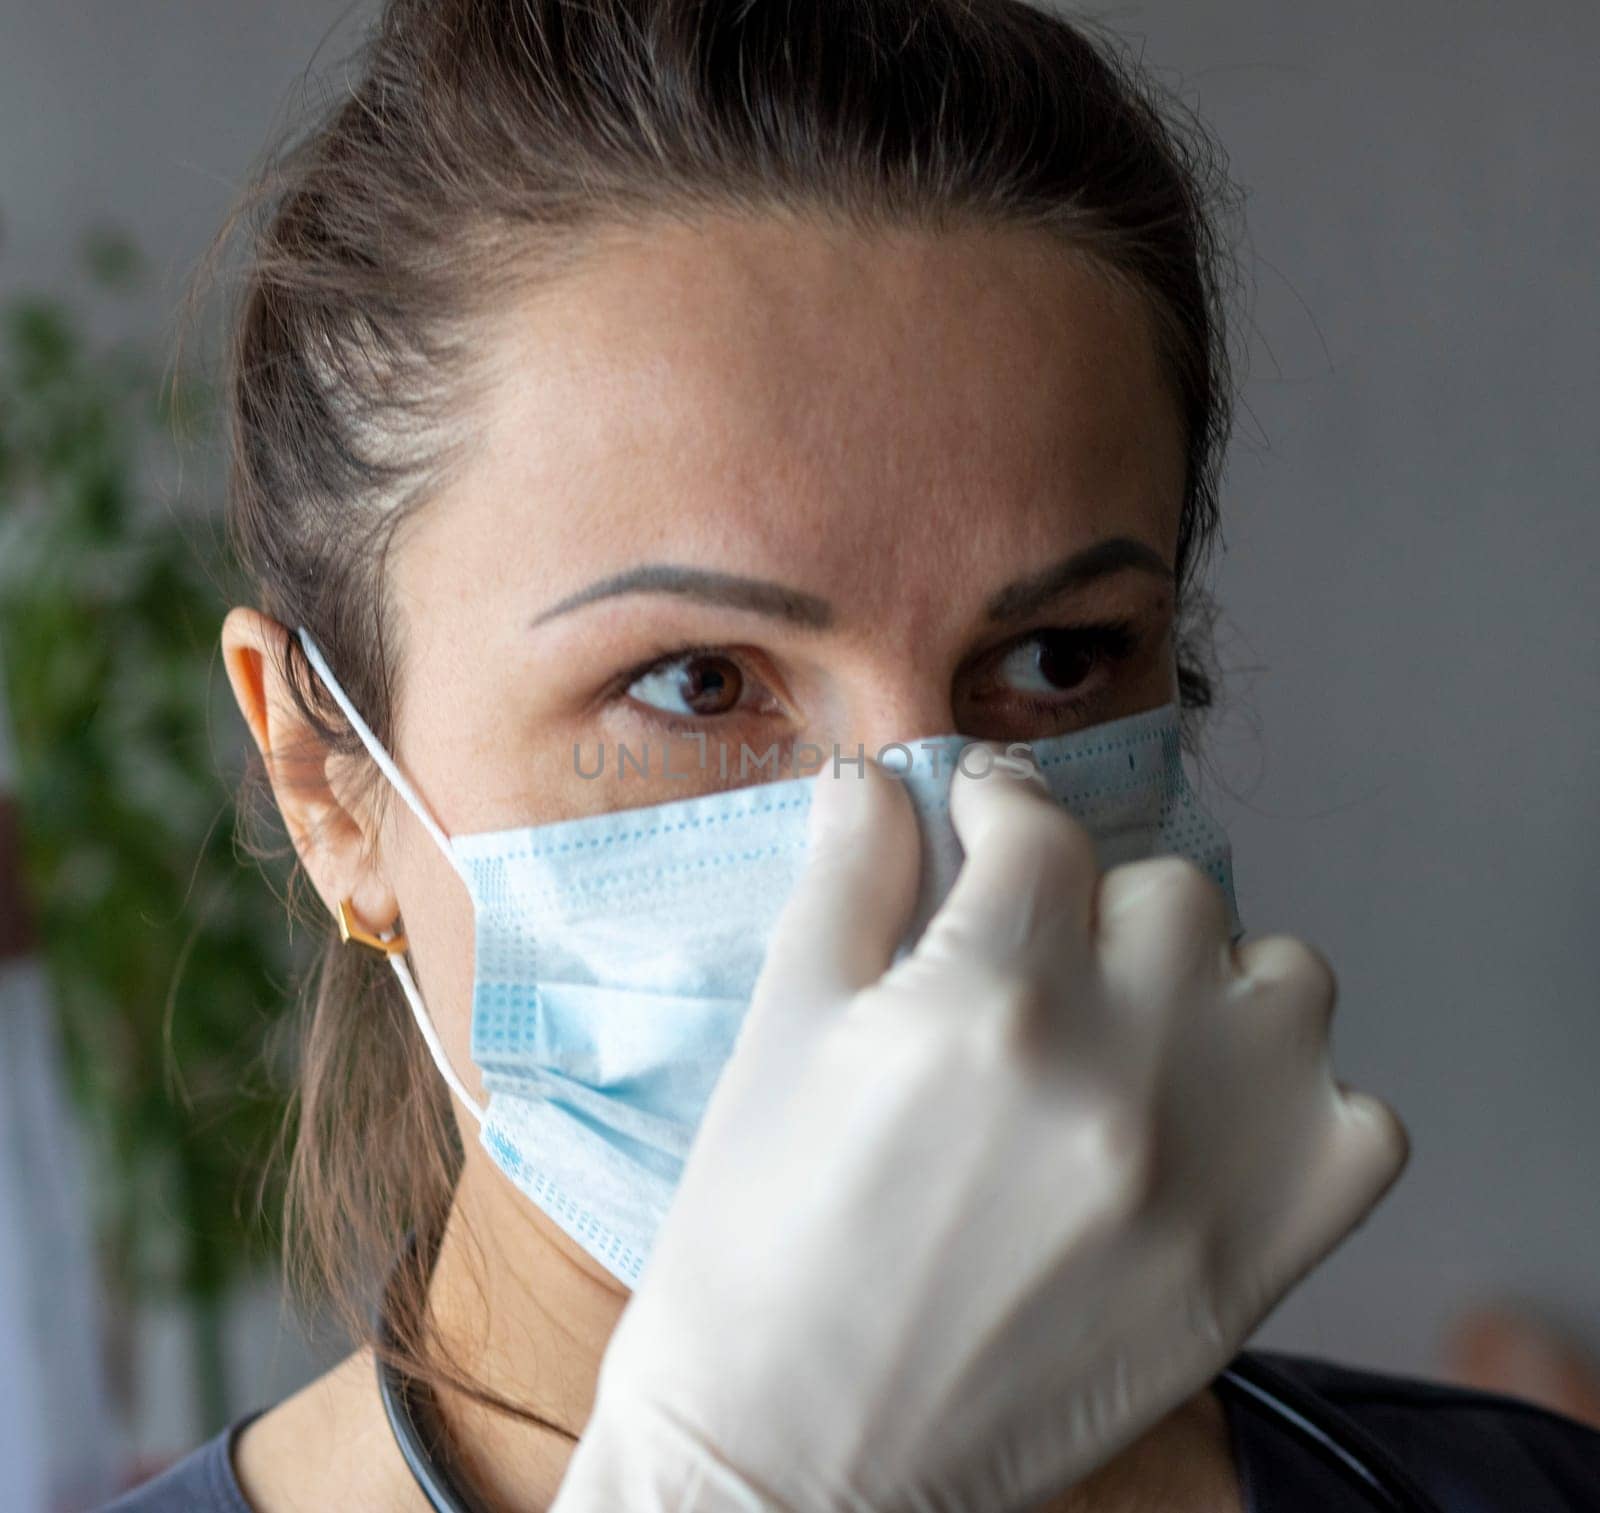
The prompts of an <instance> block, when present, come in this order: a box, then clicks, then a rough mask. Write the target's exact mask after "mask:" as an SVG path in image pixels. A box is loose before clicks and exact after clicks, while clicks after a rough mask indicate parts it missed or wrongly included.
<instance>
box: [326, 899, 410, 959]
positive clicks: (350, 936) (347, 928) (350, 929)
mask: <svg viewBox="0 0 1600 1513" xmlns="http://www.w3.org/2000/svg"><path fill="white" fill-rule="evenodd" d="M353 902H354V899H349V898H342V899H340V900H339V941H340V944H341V945H346V946H348V945H349V944H350V943H351V942H352V941H354V942H355V943H356V945H358V946H366V947H367V948H368V950H372V951H377V952H378V953H380V954H381V955H383V956H398V955H399V954H400V953H401V952H402V951H404V950H405V949H406V938H405V936H403V935H396V936H395V937H394V939H393V940H379V939H378V937H377V936H376V935H374V934H373V933H372V932H371V931H370V930H363V929H362V928H361V926H360V925H358V924H357V923H356V922H355V920H354V919H352V918H351V916H350V905H351V904H352V903H353Z"/></svg>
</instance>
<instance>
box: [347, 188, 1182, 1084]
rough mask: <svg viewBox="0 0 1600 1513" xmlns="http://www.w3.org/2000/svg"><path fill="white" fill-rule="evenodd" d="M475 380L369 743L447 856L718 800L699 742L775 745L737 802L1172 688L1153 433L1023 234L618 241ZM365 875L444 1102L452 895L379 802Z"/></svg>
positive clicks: (1131, 316)
mask: <svg viewBox="0 0 1600 1513" xmlns="http://www.w3.org/2000/svg"><path fill="white" fill-rule="evenodd" d="M486 356H487V368H486V371H487V374H488V379H487V382H486V384H485V386H484V389H483V391H482V393H481V395H480V396H479V399H478V401H477V403H478V406H479V408H478V409H477V410H476V412H475V415H474V420H475V422H476V426H477V434H476V439H475V443H474V444H473V446H472V447H471V448H470V455H469V456H468V458H467V460H466V461H465V462H464V464H463V466H462V467H461V469H460V470H459V471H458V472H457V473H455V474H454V475H453V476H452V478H451V481H450V483H449V485H448V487H447V489H446V490H445V491H444V492H442V493H441V494H439V495H438V496H437V497H436V498H435V499H433V500H432V501H430V502H429V503H428V504H426V505H425V506H423V508H422V509H421V510H420V511H419V512H418V513H417V514H416V515H415V516H414V517H413V518H412V520H411V521H409V522H408V523H407V524H406V526H405V527H404V528H403V529H402V530H401V532H400V533H399V534H398V535H397V537H396V540H395V544H394V551H393V556H392V558H391V567H392V576H391V584H392V590H393V595H394V604H395V611H396V615H397V618H398V621H399V626H400V631H401V635H402V638H403V646H402V652H401V672H400V692H399V709H398V714H397V723H396V731H395V740H394V750H395V751H396V754H397V756H398V759H399V761H400V763H401V765H402V767H403V768H404V769H405V770H406V771H407V772H408V774H409V775H410V777H411V778H412V780H413V782H414V783H415V784H416V785H417V787H418V788H419V790H420V791H421V793H422V795H423V796H424V798H425V799H426V800H427V801H428V802H429V803H430V804H431V806H432V807H433V809H434V812H435V813H436V815H437V816H438V818H439V820H440V822H441V823H442V824H443V826H444V828H445V830H446V831H447V832H449V833H451V834H457V833H462V832H471V831H478V830H488V829H500V828H510V827H517V826H522V825H527V824H536V823H544V822H547V821H552V820H560V819H567V818H571V817H574V816H578V815H583V814H589V813H593V812H596V811H600V810H606V809H618V808H630V807H636V806H639V805H643V804H652V803H659V802H663V801H666V800H669V799H677V798H685V797H689V796H692V795H694V794H696V793H700V792H704V791H706V790H708V789H711V788H714V787H717V786H729V785H730V784H731V783H733V782H736V781H737V779H729V780H724V779H722V778H721V777H720V776H719V769H718V762H717V759H716V756H715V752H716V750H717V744H718V743H721V742H726V743H728V747H729V749H730V751H731V752H732V753H733V754H734V766H732V767H730V770H731V771H736V770H737V766H736V764H737V754H738V753H739V751H740V748H741V745H747V746H749V747H750V748H752V749H753V750H754V751H755V752H758V753H760V752H766V751H768V750H769V749H770V748H773V747H776V748H777V753H778V757H779V759H780V767H779V770H778V771H776V772H774V770H773V768H772V767H771V766H770V765H769V767H768V768H766V769H765V770H764V771H763V770H760V769H757V770H752V771H751V773H750V775H749V776H747V777H746V778H745V779H744V781H746V782H748V781H757V780H760V778H761V777H763V776H778V775H781V776H785V777H787V776H792V775H794V773H795V772H796V771H802V770H804V769H803V768H799V767H795V766H793V765H792V763H793V762H795V761H796V760H797V758H796V754H795V748H796V747H797V746H799V745H801V744H803V743H808V742H809V743H811V744H813V745H814V746H817V747H821V748H822V749H823V750H825V751H829V752H831V751H832V749H833V747H834V746H835V745H837V746H839V747H840V748H841V749H842V750H843V751H844V752H845V753H846V754H849V753H853V752H854V751H855V749H856V747H857V745H858V744H860V745H861V746H863V747H864V748H865V750H866V751H867V752H868V753H869V754H870V753H873V752H876V751H878V750H879V749H880V748H881V747H883V746H884V745H885V744H886V743H888V742H891V741H903V742H914V741H915V740H916V739H918V738H922V737H927V736H930V735H934V734H942V733H950V732H959V733H962V734H966V735H970V736H973V737H979V738H994V739H1000V740H1007V741H1011V740H1030V739H1042V738H1045V737H1047V736H1052V735H1057V734H1060V733H1062V732H1065V731H1069V730H1073V729H1077V728H1080V727H1082V726H1085V725H1091V724H1096V723H1099V722H1101V721H1105V720H1109V719H1114V718H1117V717H1119V716H1122V715H1128V714H1133V713H1136V712H1138V711H1141V710H1145V709H1150V708H1153V707H1155V706H1157V705H1159V704H1162V703H1164V702H1166V701H1168V700H1170V699H1173V698H1174V697H1175V696H1176V675H1175V664H1174V650H1173V636H1172V630H1173V624H1172V616H1173V580H1172V562H1173V553H1174V549H1175V545H1176V540H1177V531H1178V520H1179V508H1180V503H1181V500H1182V496H1183V488H1184V456H1183V438H1182V432H1181V425H1180V421H1179V417H1178V413H1177V409H1176V406H1175V404H1174V402H1173V400H1172V398H1171V396H1170V392H1169V390H1168V389H1167V387H1166V386H1165V384H1164V383H1163V381H1162V378H1161V374H1160V372H1159V370H1158V367H1157V362H1156V357H1155V352H1154V348H1153V344H1152V338H1151V334H1150V330H1149V327H1148V325H1147V322H1146V317H1145V314H1144V311H1143V309H1142V307H1141V305H1140V304H1139V303H1138V301H1137V300H1136V299H1135V298H1134V297H1133V296H1131V295H1130V294H1128V293H1126V292H1125V291H1123V290H1121V289H1119V288H1117V287H1116V286H1114V285H1113V284H1111V283H1110V282H1109V281H1108V280H1107V279H1106V278H1105V277H1104V275H1102V274H1100V273H1098V272H1097V271H1096V269H1095V267H1094V265H1093V264H1091V263H1089V262H1088V261H1086V260H1085V259H1084V258H1083V257H1082V256H1081V255H1076V254H1073V253H1071V252H1069V251H1067V250H1065V249H1064V248H1063V247H1062V246H1061V244H1060V243H1058V242H1056V241H1054V240H1051V239H1049V238H1048V237H1046V236H1044V235H1043V234H1037V233H1028V232H1016V231H1007V232H977V231H972V232H961V233H955V234H942V235H932V234H917V233H909V232H908V233H899V234H895V235H893V236H883V237H881V238H875V239H870V240H869V239H865V238H864V237H863V236H862V235H861V234H859V233H850V232H846V231H843V230H837V231H828V230H824V229H821V228H819V227H814V226H813V227H800V226H796V225H790V224H784V223H780V222H778V221H768V220H762V221H749V220H734V219H728V220H723V221H717V222H714V223H709V224H702V225H700V226H698V227H696V228H692V229H691V228H689V227H684V226H676V225H675V226H671V227H664V228H661V229H656V230H652V231H650V232H649V233H648V234H643V233H638V234H635V235H634V236H632V237H623V236H620V235H619V236H616V237H613V238H611V239H609V240H608V241H607V242H606V243H605V245H604V246H603V248H601V249H600V250H597V251H596V252H595V253H594V255H593V256H592V258H591V259H590V260H589V261H587V262H586V263H585V264H584V265H583V267H582V269H581V271H576V272H574V273H572V274H569V275H568V276H566V277H565V278H563V279H562V280H561V281H559V282H557V283H555V284H553V285H551V286H549V287H547V288H544V289H542V290H540V291H539V292H536V293H534V294H532V295H530V296H527V297H526V298H525V299H523V301H522V302H521V303H517V304H514V305H510V306H508V307H507V308H506V309H505V310H504V311H503V312H500V313H499V315H498V317H497V319H496V320H495V322H494V324H493V327H492V330H491V335H490V345H489V349H488V351H487V354H486ZM1093 627H1100V629H1093ZM1106 627H1110V628H1109V629H1108V628H1106ZM702 738H703V740H704V741H705V742H706V743H707V749H709V751H710V752H711V753H712V755H711V757H710V760H708V761H707V762H706V763H705V767H704V770H701V768H700V765H699V753H700V751H701V749H702V746H701V741H702ZM622 745H626V746H628V747H629V749H630V751H631V752H632V753H633V754H634V755H635V757H639V755H640V754H641V753H645V762H646V765H647V767H648V771H649V774H650V775H649V776H641V775H640V773H639V771H638V767H637V765H635V766H634V767H631V768H630V769H629V770H628V771H627V773H626V775H625V776H619V775H618V774H617V752H618V748H619V747H620V746H622ZM575 748H577V749H578V755H579V758H580V759H581V762H582V767H583V771H584V772H587V773H592V772H593V771H594V770H595V765H596V763H597V761H598V760H599V759H600V753H601V752H602V751H603V752H604V754H605V766H604V776H603V777H601V778H598V779H595V778H586V777H583V776H580V775H579V771H578V770H577V766H576V763H575V755H574V749H575ZM663 765H670V766H671V768H672V770H673V771H675V772H678V773H680V774H682V773H687V774H688V776H686V777H685V776H678V777H675V778H674V777H667V776H664V775H662V772H661V769H662V766H663ZM379 855H380V858H381V860H380V863H379V867H378V870H379V872H381V874H382V876H381V879H377V878H374V879H369V881H368V884H367V885H366V888H365V891H364V894H363V895H362V896H363V897H364V898H365V900H366V907H367V912H368V914H369V916H371V915H375V916H376V917H370V918H369V923H370V924H371V926H372V927H374V928H377V927H381V926H382V925H384V924H385V923H387V922H388V919H389V916H390V914H391V913H392V907H398V909H399V911H400V914H401V916H402V918H403V921H404V924H405V926H406V929H407V932H408V934H409V936H410V939H411V942H412V945H413V948H414V953H415V959H416V961H417V964H418V967H419V970H420V972H421V976H422V981H421V986H422V989H423V993H424V996H425V998H426V999H427V1001H428V1003H429V1005H430V1007H431V1009H432V1012H433V1015H434V1018H435V1020H436V1022H438V1024H439V1027H440V1030H441V1034H442V1036H443V1038H444V1041H445V1045H446V1048H447V1050H448V1051H449V1052H450V1055H451V1059H452V1060H453V1061H454V1063H455V1065H456V1066H457V1067H458V1068H460V1069H461V1070H462V1071H463V1072H464V1073H465V1074H466V1075H467V1080H468V1084H469V1086H472V1085H473V1083H474V1080H475V1073H474V1072H473V1071H472V1068H471V1062H470V1058H469V1056H468V1054H467V1046H468V1020H469V1016H470V1003H471V979H472V939H473V936H472V911H471V906H470V904H469V902H468V900H467V897H466V894H465V892H464V890H463V889H462V887H461V885H460V883H459V881H458V880H457V879H456V877H455V875H454V873H453V872H452V871H451V869H450V868H449V866H448V864H447V863H446V862H445V860H444V859H443V857H442V856H440V854H439V853H438V851H437V848H436V847H435V846H434V845H433V843H432V842H431V841H430V840H429V839H428V837H427V836H426V834H425V833H424V832H423V831H422V830H421V828H420V826H419V825H418V824H417V823H416V822H415V820H414V819H413V818H412V816H411V815H410V813H409V811H408V810H406V808H405V807H404V805H402V804H400V803H398V802H392V801H391V802H390V803H389V804H388V805H387V806H386V817H385V820H384V826H383V831H382V833H381V836H380V846H379ZM345 891H349V889H348V888H346V890H345ZM391 893H392V901H393V903H392V906H388V905H387V902H386V901H387V900H388V899H389V897H390V895H391ZM380 894H381V897H380Z"/></svg>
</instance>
